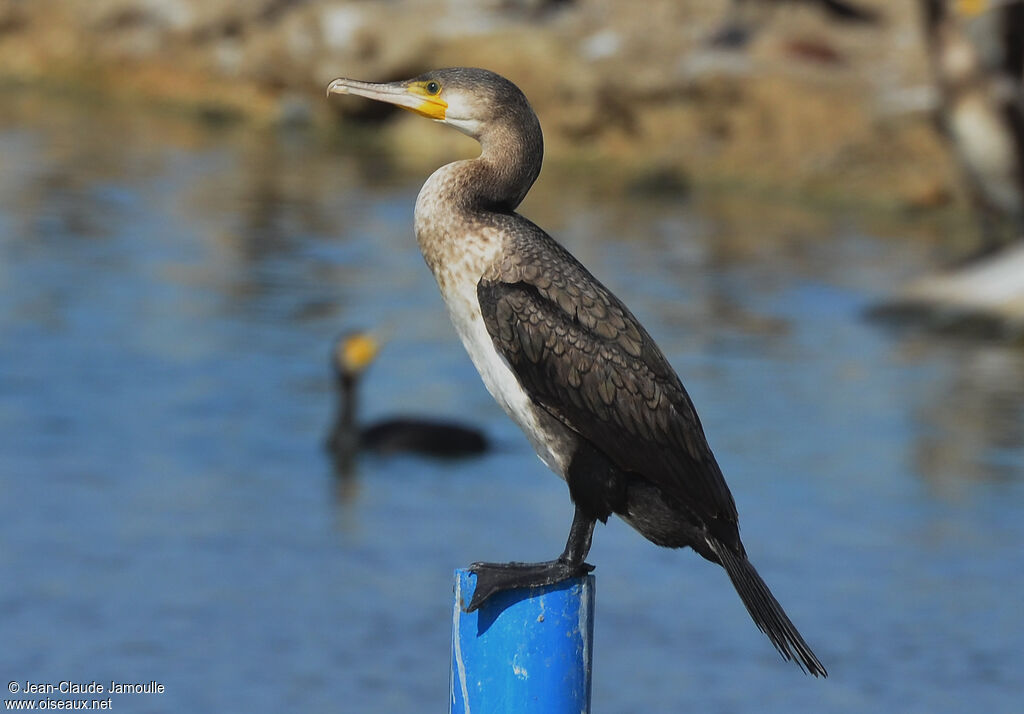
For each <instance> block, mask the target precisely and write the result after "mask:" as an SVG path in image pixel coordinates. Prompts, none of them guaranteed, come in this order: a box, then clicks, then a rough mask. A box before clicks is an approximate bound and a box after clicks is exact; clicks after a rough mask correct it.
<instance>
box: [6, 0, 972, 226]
mask: <svg viewBox="0 0 1024 714" xmlns="http://www.w3.org/2000/svg"><path fill="white" fill-rule="evenodd" d="M742 4H743V5H748V6H751V5H752V6H757V5H770V6H772V7H770V8H765V9H760V10H759V11H758V13H757V17H756V20H754V22H756V24H757V32H756V33H753V34H752V35H751V36H750V37H749V41H747V42H746V43H745V45H744V46H743V47H740V48H736V47H732V48H730V47H728V46H723V44H722V43H715V42H713V40H714V38H715V36H716V33H719V32H720V31H721V30H722V28H723V25H724V24H725V23H728V22H730V18H732V16H733V14H734V9H733V8H732V7H731V4H730V3H729V2H726V1H725V0H651V1H650V2H645V3H644V4H643V6H642V9H640V8H639V6H637V5H636V4H635V3H630V2H617V1H615V0H561V1H559V0H484V1H482V2H469V1H467V0H391V1H387V2H352V1H340V0H254V1H252V2H236V1H233V0H0V76H2V78H3V80H4V81H5V82H7V83H29V84H43V85H45V86H48V87H59V88H61V89H62V90H69V89H74V90H76V91H83V92H99V93H101V94H102V95H103V96H106V97H111V98H117V99H118V100H129V101H131V102H148V103H153V104H156V105H158V106H162V107H164V108H174V109H175V110H177V111H189V112H195V113H197V114H198V115H200V116H202V117H204V118H206V119H209V120H214V121H225V120H236V119H243V118H244V119H247V120H254V121H258V122H267V123H272V124H306V123H309V124H314V125H327V124H328V123H329V122H331V121H333V120H336V119H339V118H340V119H345V120H352V121H359V120H363V119H366V118H368V115H367V112H379V111H380V109H378V108H373V107H367V105H366V104H365V103H360V102H326V101H324V99H323V89H324V86H325V85H326V83H327V82H328V81H329V80H330V79H331V78H333V77H335V76H339V75H344V76H352V77H360V78H367V79H374V80H387V79H398V78H404V77H408V76H411V75H414V74H418V73H419V72H421V71H423V70H425V69H427V68H431V67H437V66H443V65H452V64H462V65H483V66H487V67H488V68H490V69H493V70H495V71H497V72H499V73H502V74H505V75H507V76H509V77H511V78H512V79H514V81H516V82H517V83H518V84H519V85H520V86H522V88H523V89H524V91H525V92H526V93H527V95H528V96H529V97H530V99H531V101H532V102H533V103H534V105H535V107H536V109H537V111H538V113H539V115H540V117H541V120H542V123H543V125H544V127H545V133H546V139H547V144H548V155H549V157H550V158H551V159H553V163H555V164H562V163H564V162H566V161H568V162H570V163H571V164H572V165H576V166H580V165H582V166H584V167H586V168H587V170H588V171H589V170H590V169H600V168H602V167H605V168H614V171H608V172H601V171H598V172H597V174H598V176H599V177H603V178H604V179H606V180H608V181H611V182H612V183H617V182H619V181H622V180H625V181H626V182H629V183H630V184H633V185H639V186H641V187H643V186H650V185H651V183H652V179H653V183H654V184H656V185H668V186H669V187H670V189H671V188H672V187H674V189H675V190H678V189H682V188H684V187H688V186H691V185H709V184H715V183H727V184H736V183H738V184H742V185H744V186H749V187H754V188H757V189H761V190H770V191H779V192H799V193H801V194H809V195H813V196H817V197H820V198H824V199H828V200H833V201H838V202H847V203H848V202H855V203H856V202H861V201H864V202H870V203H873V204H879V205H884V206H890V207H892V206H908V205H909V206H912V207H918V208H919V207H929V206H932V205H935V204H944V203H946V202H948V201H949V200H951V198H952V197H953V196H955V195H956V194H957V193H958V192H959V189H958V188H957V186H958V183H957V181H956V178H955V172H954V169H953V167H952V165H951V161H950V160H949V158H948V156H947V154H946V152H945V151H944V149H943V147H942V145H941V141H940V139H939V138H938V137H937V136H936V134H935V132H934V131H933V129H932V127H931V125H930V119H929V111H930V110H931V109H932V108H933V107H935V106H936V105H937V100H936V97H935V93H934V91H933V90H932V89H931V86H932V84H931V80H930V74H929V69H928V60H927V52H926V49H925V43H924V37H923V32H922V27H921V17H920V7H919V6H918V4H917V3H913V2H900V3H886V2H881V1H880V0H859V3H858V5H859V6H860V7H863V8H866V9H868V10H870V11H873V12H875V13H877V16H878V20H877V22H871V23H849V22H841V21H838V20H837V18H836V17H835V16H834V15H833V14H832V13H829V12H827V11H825V10H824V9H823V8H822V7H820V5H822V4H823V3H815V2H791V3H779V2H769V3H763V2H749V1H748V2H746V3H742ZM371 116H372V117H373V118H376V115H371ZM423 137H429V141H423V140H422V138H423ZM459 140H460V138H459V137H451V136H449V132H433V131H431V127H430V126H429V125H428V126H424V125H423V124H422V123H418V122H408V123H406V122H404V121H395V122H392V126H391V127H390V129H389V132H388V134H387V135H386V136H385V137H384V139H383V140H382V141H383V142H384V143H388V144H390V145H397V146H398V147H399V151H398V153H399V155H400V156H401V157H402V158H403V160H405V161H409V162H411V163H414V164H416V165H420V164H423V165H427V164H435V163H436V162H437V161H438V159H439V158H440V157H444V156H448V155H450V151H451V144H454V143H457V142H458V141H459ZM467 146H469V145H468V144H467Z"/></svg>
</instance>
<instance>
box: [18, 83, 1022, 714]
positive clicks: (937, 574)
mask: <svg viewBox="0 0 1024 714" xmlns="http://www.w3.org/2000/svg"><path fill="white" fill-rule="evenodd" d="M440 130H441V129H439V131H440ZM386 165H387V162H386V161H385V160H384V159H383V158H381V157H374V156H366V155H364V154H360V153H358V152H352V151H349V150H345V149H343V148H340V147H338V146H335V145H333V144H331V143H329V142H323V141H320V140H318V139H317V137H315V136H311V135H303V134H291V135H289V134H272V133H267V132H263V131H259V130H256V129H249V128H245V127H241V128H239V127H236V128H232V129H227V130H225V129H221V130H204V129H202V128H201V127H197V126H194V125H190V124H188V123H184V122H177V121H175V120H173V119H170V120H168V119H161V118H158V117H156V116H153V115H147V114H144V113H141V114H140V113H139V112H137V111H135V110H129V109H127V108H125V107H117V106H115V107H100V106H95V105H88V104H75V103H62V102H58V101H54V100H50V99H46V100H44V99H41V98H39V97H36V96H32V95H12V96H9V97H5V101H3V102H0V335H2V342H0V504H2V514H3V517H2V518H0V572H2V573H3V577H2V578H0V639H2V641H3V642H4V643H5V646H4V647H3V648H2V653H0V671H2V672H3V673H5V674H7V675H9V676H8V678H9V679H13V680H19V681H22V682H23V681H25V680H31V681H37V682H47V681H53V682H57V681H60V680H73V681H84V682H88V681H92V680H96V681H99V682H104V683H105V682H109V681H110V680H111V679H115V680H118V681H127V682H149V681H151V680H156V681H158V682H161V683H162V684H164V686H165V688H166V691H165V693H164V694H161V695H115V697H114V703H113V704H114V707H115V708H116V709H117V710H120V711H139V712H178V711H196V712H204V711H247V712H277V711H351V712H367V713H369V712H381V713H384V712H395V713H398V712H415V711H444V710H445V708H446V702H447V690H448V657H449V652H448V647H449V637H450V632H449V627H450V616H449V608H450V599H451V572H452V570H453V568H455V567H456V566H459V565H464V564H466V563H468V562H470V561H473V560H479V559H489V560H503V559H520V560H522V559H543V558H549V557H552V556H554V555H555V554H557V553H558V552H560V551H561V548H562V545H563V543H564V539H565V535H566V532H567V530H568V525H569V521H570V518H571V506H570V504H569V501H568V498H567V496H566V493H565V487H564V485H563V484H562V483H561V482H560V481H558V480H557V479H556V478H554V477H552V476H551V475H550V473H549V472H547V471H546V469H545V468H544V467H543V465H542V464H540V462H539V461H538V460H537V459H536V457H535V456H533V454H532V452H531V451H530V449H529V446H528V445H527V443H526V442H525V440H524V439H523V438H522V437H521V436H520V435H519V434H518V432H517V430H516V429H515V427H514V426H513V425H512V424H511V423H510V422H509V421H508V420H507V419H506V418H505V417H504V416H503V414H502V413H501V412H500V411H499V409H498V408H497V406H495V405H494V404H493V402H492V401H491V399H490V397H489V395H487V393H486V391H485V390H484V389H483V387H482V386H481V384H480V382H479V378H478V377H477V375H476V374H475V372H474V370H473V368H472V365H471V364H470V362H469V360H468V358H467V357H466V356H465V355H464V353H463V352H462V349H461V347H460V345H459V344H458V342H457V339H456V337H455V335H454V331H453V330H452V328H451V327H450V325H449V324H448V322H447V318H446V316H445V314H444V310H443V306H442V304H441V301H440V298H439V297H438V295H437V291H436V287H435V285H434V283H433V280H432V278H431V276H430V274H429V271H428V270H427V269H426V267H425V266H424V265H423V263H422V260H421V258H420V257H419V254H418V253H417V251H416V249H415V244H414V241H413V239H412V235H411V219H412V206H413V201H414V199H415V195H416V191H417V190H418V186H419V183H420V182H421V181H422V178H423V177H422V176H419V177H408V176H402V175H399V174H395V173H393V172H388V171H386V170H384V169H383V168H382V167H386ZM555 190H558V187H557V186H556V185H553V184H552V183H550V182H544V181H542V182H541V184H539V186H538V191H544V192H553V191H555ZM718 203H721V202H720V201H711V200H709V201H700V200H697V201H692V202H684V201H669V200H659V201H649V200H645V199H644V198H642V197H637V196H629V197H624V198H622V199H620V200H615V201H609V200H605V199H597V198H595V197H593V196H589V195H588V194H587V192H586V189H585V187H578V188H574V189H573V190H572V192H571V193H568V194H565V195H564V202H559V201H553V200H550V199H548V200H542V199H541V198H540V197H537V198H533V199H531V200H530V201H528V202H527V204H526V206H525V208H524V210H525V211H526V212H527V214H528V215H530V216H531V217H532V218H534V219H536V220H537V221H538V222H539V223H541V224H542V225H545V226H549V227H550V228H551V229H552V230H553V231H554V232H555V233H556V235H557V236H558V237H559V238H560V239H561V240H562V241H563V242H564V243H565V244H566V245H568V247H569V248H570V249H571V250H573V251H574V252H575V253H576V254H577V255H579V256H580V257H581V259H583V260H584V262H585V263H587V264H588V266H589V267H590V268H591V269H592V270H593V272H595V273H596V274H597V275H598V276H599V277H600V278H602V279H603V280H604V282H606V283H607V284H608V285H609V286H610V287H611V288H612V289H613V290H615V291H616V292H617V293H618V294H619V295H620V296H622V297H623V298H624V299H625V300H626V301H627V302H628V303H629V304H630V306H631V307H632V309H633V310H634V312H635V313H636V314H637V315H638V316H639V317H640V318H641V319H642V320H643V321H644V323H645V324H646V325H647V326H648V328H649V330H650V332H651V333H652V334H653V335H654V336H655V337H656V338H657V339H658V340H659V342H660V344H661V345H662V347H663V349H664V350H665V352H666V354H667V355H668V356H669V358H670V360H671V361H672V362H673V364H674V365H675V366H676V367H677V369H678V370H679V372H680V374H681V375H682V377H683V380H684V382H685V383H686V384H687V386H688V389H689V390H690V392H691V395H692V397H693V399H694V401H695V402H696V404H697V406H698V409H699V411H700V413H701V415H702V419H703V421H704V426H705V429H706V431H707V433H708V436H709V439H710V441H711V444H712V446H713V448H714V449H715V451H716V453H717V455H718V458H719V461H720V462H721V465H722V467H723V470H724V472H725V473H726V475H727V478H728V480H729V483H730V485H731V487H732V490H733V493H734V495H735V497H736V501H737V504H738V507H739V511H740V514H741V524H742V527H743V531H742V532H743V535H744V539H745V542H746V544H747V548H748V551H749V552H750V555H751V558H752V560H753V561H754V562H755V564H757V566H758V568H759V569H760V571H761V573H762V575H763V576H764V577H765V579H766V580H767V581H768V582H769V583H770V584H771V586H772V588H773V589H774V591H775V593H776V595H777V596H778V598H779V600H780V601H781V602H782V603H783V604H784V605H785V606H786V608H787V610H788V611H789V613H790V615H791V616H792V618H793V620H794V621H795V622H796V623H797V624H798V626H799V627H800V629H801V630H802V631H803V633H804V635H805V637H806V638H807V640H808V641H809V642H810V643H811V644H812V645H813V646H814V648H815V650H816V651H817V653H818V655H819V656H820V658H821V660H822V661H823V662H824V663H825V664H826V666H827V667H828V668H829V671H830V673H831V676H830V678H829V679H828V680H827V681H824V682H820V681H814V680H810V679H808V678H805V677H803V676H802V675H800V673H799V672H798V671H797V670H796V668H795V667H793V666H792V665H787V664H784V663H783V662H781V661H780V660H779V658H778V657H777V655H776V654H775V652H774V650H772V648H771V646H770V645H769V643H768V642H767V640H766V639H765V638H764V637H763V636H762V635H761V634H760V633H758V632H757V630H756V629H755V628H754V626H753V624H752V623H751V622H750V621H749V619H748V617H747V615H746V613H745V611H744V610H743V608H742V605H741V603H740V601H739V599H738V598H737V597H736V596H735V594H734V593H733V592H732V589H731V587H730V586H729V584H728V580H727V578H726V576H725V574H724V573H723V572H722V571H720V570H719V569H718V568H716V567H714V566H711V565H709V564H707V563H705V562H704V561H702V560H701V559H700V558H698V557H697V556H695V555H693V554H692V553H690V552H676V551H667V550H662V549H658V548H655V547H653V546H651V545H650V544H648V543H647V542H646V541H644V540H643V539H642V538H641V537H639V536H638V535H636V534H635V533H633V532H632V531H631V530H630V529H629V528H627V527H626V526H624V525H623V524H622V523H621V522H617V521H612V522H611V523H609V525H608V526H606V527H599V529H598V532H597V534H596V538H595V545H594V549H593V551H592V555H591V558H590V560H591V562H594V563H596V564H597V565H598V566H599V567H598V570H597V576H598V599H597V617H596V620H597V625H596V636H595V673H594V677H595V679H594V711H595V712H596V713H597V714H601V713H607V714H611V713H620V712H621V713H623V714H626V713H631V712H637V711H652V712H656V711H700V712H738V711H758V712H765V711H779V712H781V711H822V712H864V711H900V712H929V713H932V712H960V711H965V710H968V709H970V710H978V711H992V712H996V711H1007V712H1008V711H1014V710H1016V707H1018V706H1019V704H1020V701H1021V699H1022V697H1024V669H1022V668H1021V667H1020V663H1019V658H1020V655H1021V653H1022V652H1024V630H1022V617H1021V615H1020V606H1019V601H1020V593H1021V592H1024V548H1022V547H1021V546H1022V543H1024V519H1021V518H1020V517H1019V512H1020V508H1019V506H1020V503H1021V502H1022V500H1024V486H1022V479H1021V476H1022V474H1024V353H1022V352H1021V351H1020V350H1019V349H1013V348H1009V347H1004V346H999V345H993V344H981V345H979V344H967V343H957V342H951V341H948V340H941V339H935V338H929V337H927V336H923V335H901V334H893V333H889V332H886V331H883V330H880V329H879V328H878V327H877V326H873V325H871V324H867V323H865V322H864V321H863V320H862V319H861V318H860V315H861V313H862V311H863V309H864V308H865V307H866V306H867V305H868V304H870V303H871V302H872V301H873V300H875V299H877V298H878V297H880V296H882V295H884V294H885V293H886V291H887V290H889V289H891V288H892V287H893V286H894V285H896V284H897V283H898V281H899V280H901V279H902V278H904V277H906V276H907V275H911V274H913V273H914V272H915V271H918V270H923V269H925V268H926V267H927V258H926V256H925V253H924V251H923V250H922V249H921V248H919V247H918V244H916V243H913V242H910V241H901V240H893V239H892V238H891V237H886V238H882V237H879V236H877V235H875V234H874V231H873V229H872V227H871V226H869V225H868V224H867V222H866V219H862V218H856V217H852V218H851V217H850V216H830V215H823V214H822V213H820V212H814V211H802V210H801V209H798V208H792V207H788V208H783V209H774V208H772V207H770V206H766V205H764V204H751V205H745V204H744V203H743V202H742V200H739V201H737V200H730V201H726V202H725V204H727V208H728V210H726V208H723V207H722V206H720V205H717V204H718ZM907 230H908V231H910V230H912V228H911V227H908V228H907ZM353 327H373V328H376V329H377V330H378V331H379V332H380V333H381V334H383V335H384V337H385V339H386V346H385V349H384V351H383V353H382V355H381V357H380V359H379V361H378V363H377V364H375V365H374V366H373V368H372V370H371V371H370V372H369V373H368V376H367V379H366V382H365V384H364V388H365V403H364V407H365V409H364V415H363V416H364V418H366V419H367V420H370V419H373V418H375V417H379V416H383V415H387V414H394V413H401V412H413V413H430V414H433V415H438V416H447V417H453V418H459V419H462V420H466V421H470V422H473V423H476V424H478V425H479V426H481V427H482V428H483V429H485V430H486V431H487V432H488V433H489V434H490V435H491V436H492V437H493V438H494V439H495V440H497V441H498V443H499V445H500V448H499V450H498V451H497V452H496V453H494V454H492V455H489V456H487V457H486V458H483V459H478V460H472V461H462V462H455V463H444V462H434V461H420V460H416V459H412V458H376V457H364V458H362V459H360V461H359V462H358V464H357V466H356V473H355V474H352V477H351V478H350V479H349V480H347V481H344V482H341V481H339V480H338V479H337V478H336V476H335V474H334V473H333V471H332V465H331V461H330V460H329V459H328V458H327V456H326V455H325V454H324V453H323V451H322V448H321V444H322V439H323V436H324V432H325V430H326V428H327V426H328V424H329V422H330V419H331V416H332V411H333V393H332V382H331V378H330V373H329V371H328V367H327V356H328V352H329V349H330V345H331V342H332V340H333V339H334V338H335V337H336V335H338V334H339V333H340V332H342V331H344V330H346V329H351V328H353Z"/></svg>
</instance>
